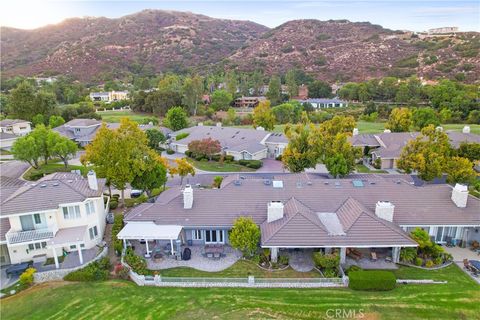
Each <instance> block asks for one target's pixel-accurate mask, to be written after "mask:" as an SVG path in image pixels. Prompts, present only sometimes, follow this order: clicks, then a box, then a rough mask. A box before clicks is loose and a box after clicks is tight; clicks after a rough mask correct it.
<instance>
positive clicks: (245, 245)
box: [229, 217, 260, 257]
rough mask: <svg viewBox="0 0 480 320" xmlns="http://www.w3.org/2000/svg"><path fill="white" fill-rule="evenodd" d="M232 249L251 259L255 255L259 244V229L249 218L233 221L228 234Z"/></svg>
mask: <svg viewBox="0 0 480 320" xmlns="http://www.w3.org/2000/svg"><path fill="white" fill-rule="evenodd" d="M229 239H230V244H231V246H232V247H233V248H235V249H238V250H240V251H242V253H243V254H244V255H245V256H247V257H251V256H253V255H254V254H255V252H256V250H257V248H258V243H259V242H260V228H259V227H258V225H257V224H256V223H255V222H254V221H253V219H252V218H250V217H239V218H237V219H236V220H235V222H234V224H233V228H232V230H230V234H229Z"/></svg>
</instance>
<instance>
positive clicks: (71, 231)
mask: <svg viewBox="0 0 480 320" xmlns="http://www.w3.org/2000/svg"><path fill="white" fill-rule="evenodd" d="M86 231H87V226H80V227H73V228H65V229H60V230H58V232H57V233H56V234H55V237H54V238H53V239H52V240H51V241H50V243H49V247H50V248H52V251H53V259H54V260H55V268H57V269H58V268H60V264H59V263H58V256H57V248H63V247H65V246H69V245H75V246H76V247H77V250H78V258H79V260H80V265H82V264H83V255H82V247H81V246H80V245H81V244H82V243H83V242H84V240H83V238H84V236H85V232H86Z"/></svg>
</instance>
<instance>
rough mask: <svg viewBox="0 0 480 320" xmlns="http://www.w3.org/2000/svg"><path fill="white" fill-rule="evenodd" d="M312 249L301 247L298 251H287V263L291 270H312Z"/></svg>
mask: <svg viewBox="0 0 480 320" xmlns="http://www.w3.org/2000/svg"><path fill="white" fill-rule="evenodd" d="M312 254H313V250H312V249H303V250H299V251H291V252H289V253H288V255H289V257H290V260H289V264H290V267H292V269H293V270H295V271H298V272H308V271H312V270H313V267H314V266H315V264H314V262H313V258H312Z"/></svg>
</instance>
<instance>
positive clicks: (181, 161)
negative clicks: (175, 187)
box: [169, 158, 195, 184]
mask: <svg viewBox="0 0 480 320" xmlns="http://www.w3.org/2000/svg"><path fill="white" fill-rule="evenodd" d="M175 164H176V165H177V166H176V167H171V168H170V171H169V172H170V174H171V175H172V176H173V175H176V174H178V175H179V176H180V184H183V179H184V178H185V177H186V176H188V175H189V174H190V175H191V176H192V177H193V176H195V168H194V167H193V166H192V165H191V164H190V162H188V161H187V159H186V158H177V159H175Z"/></svg>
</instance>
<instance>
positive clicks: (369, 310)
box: [1, 265, 480, 320]
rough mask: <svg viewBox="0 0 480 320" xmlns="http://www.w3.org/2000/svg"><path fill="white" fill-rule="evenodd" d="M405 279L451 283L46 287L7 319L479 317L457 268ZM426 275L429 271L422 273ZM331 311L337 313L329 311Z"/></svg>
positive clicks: (9, 302)
mask: <svg viewBox="0 0 480 320" xmlns="http://www.w3.org/2000/svg"><path fill="white" fill-rule="evenodd" d="M397 273H398V274H402V275H407V276H408V277H409V278H412V277H414V276H418V277H424V276H425V277H427V278H433V279H436V280H442V279H447V280H448V281H449V283H448V284H437V285H400V286H399V287H398V288H396V289H395V290H393V291H390V292H361V291H351V290H349V289H331V288H330V289H327V288H325V289H233V288H157V287H138V286H136V285H135V284H133V283H132V282H126V281H106V282H96V283H66V282H56V283H46V284H42V285H37V286H35V287H33V288H31V289H28V290H25V291H24V292H21V293H19V294H18V295H15V296H12V297H9V298H5V299H2V308H1V317H2V319H5V320H8V319H199V318H201V319H229V320H234V319H241V320H244V319H326V318H327V313H326V312H327V310H329V309H345V310H346V311H347V312H348V311H350V312H353V311H355V312H357V314H358V313H359V312H362V313H363V314H364V315H365V317H364V318H365V319H409V320H410V319H480V313H479V312H478V305H479V303H480V290H479V288H480V287H479V286H478V285H477V284H475V283H474V282H473V280H471V279H470V278H468V277H467V276H466V275H465V274H464V273H463V272H462V271H461V270H460V269H459V268H458V267H457V266H455V265H453V266H451V267H448V268H446V269H443V270H439V271H423V270H418V271H417V269H415V270H412V269H410V268H402V269H400V270H399V271H398V272H397ZM422 273H425V274H422ZM330 312H331V311H330Z"/></svg>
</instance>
